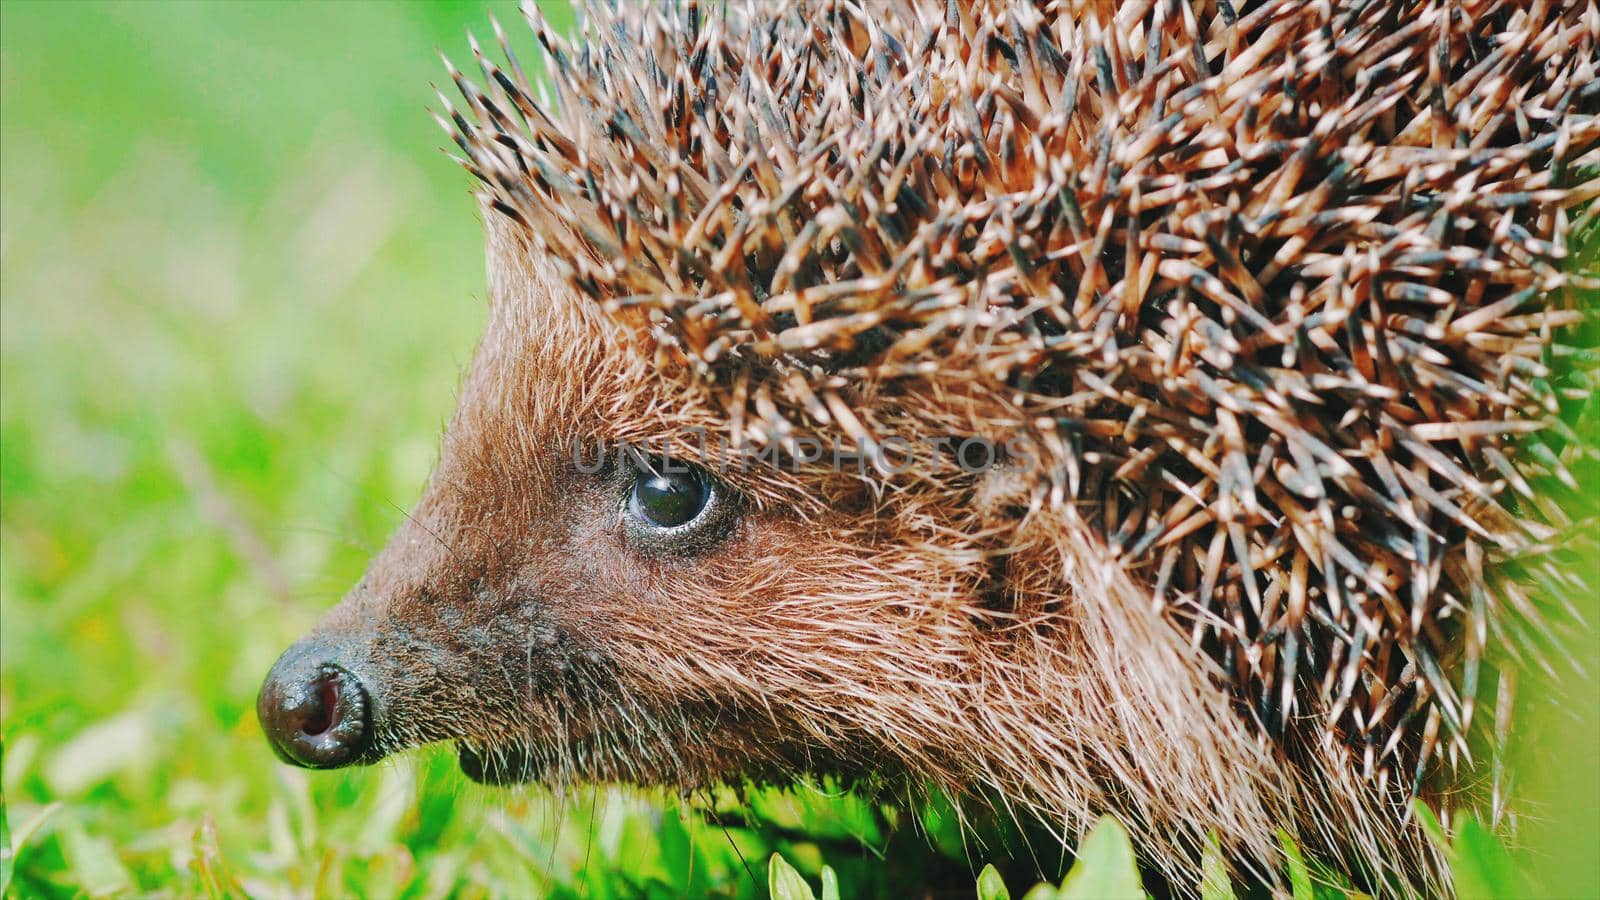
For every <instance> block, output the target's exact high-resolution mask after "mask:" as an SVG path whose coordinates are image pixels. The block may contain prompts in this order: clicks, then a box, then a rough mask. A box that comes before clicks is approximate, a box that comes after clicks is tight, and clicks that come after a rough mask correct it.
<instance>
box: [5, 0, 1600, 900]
mask: <svg viewBox="0 0 1600 900" xmlns="http://www.w3.org/2000/svg"><path fill="white" fill-rule="evenodd" d="M490 13H493V14H495V15H497V16H499V18H500V19H501V20H502V22H503V23H505V24H506V25H507V26H508V28H509V29H510V30H511V31H512V32H513V33H514V34H516V35H519V36H520V37H519V40H521V38H522V37H525V35H526V32H525V30H524V29H523V28H522V25H521V23H520V21H519V17H518V15H517V13H516V11H515V9H514V7H513V5H512V4H510V3H488V2H477V0H473V2H449V3H447V2H404V3H385V4H377V3H354V2H351V3H318V4H306V5H295V6H293V7H289V6H285V5H279V4H275V3H248V2H225V3H205V4H200V3H153V2H152V3H61V4H54V3H47V2H29V0H7V2H5V3H4V4H3V5H0V65H3V73H0V91H3V94H0V110H3V116H4V119H3V128H0V296H3V298H4V302H3V305H0V432H3V434H0V449H3V452H0V493H3V497H0V504H3V506H0V513H3V515H0V541H3V552H0V676H3V677H0V724H3V728H4V734H3V736H4V757H3V782H0V784H3V788H4V794H5V801H6V802H5V806H4V807H3V810H4V819H5V822H6V824H7V825H8V829H9V832H10V833H9V835H7V836H6V838H7V839H4V840H0V846H5V845H7V844H9V845H10V846H16V847H19V848H20V850H19V852H18V854H17V855H16V857H15V859H9V858H7V859H6V860H5V864H6V867H7V868H8V869H11V867H12V866H14V869H11V877H12V881H11V890H12V891H13V892H14V893H15V894H17V895H20V896H27V897H32V896H57V895H68V896H70V895H73V894H75V893H77V892H79V891H83V892H88V893H91V894H103V893H116V892H125V893H130V894H138V895H147V894H166V895H176V896H192V895H195V894H198V893H206V892H210V893H234V892H238V891H241V890H243V891H248V892H249V893H251V894H253V895H257V896H268V897H270V896H290V895H293V896H306V895H319V896H321V895H342V894H348V893H356V894H364V895H369V896H384V895H391V894H398V893H404V894H406V895H408V896H451V895H467V896H472V895H497V896H532V895H539V894H553V895H558V896H560V895H576V896H589V897H610V896H620V897H630V896H639V895H643V894H651V895H665V896H672V895H680V894H689V895H699V894H705V893H712V892H715V893H726V894H751V893H758V892H761V891H763V890H764V885H765V884H766V877H765V872H764V871H763V869H764V865H765V859H766V855H767V854H768V853H770V852H771V851H772V850H774V849H778V850H782V851H783V852H784V853H785V854H786V855H787V856H788V857H789V858H790V859H792V860H794V861H795V862H796V864H797V865H798V866H799V867H800V868H801V870H802V871H804V872H806V873H807V874H810V875H815V874H816V872H817V871H818V866H819V861H820V859H821V858H822V857H823V856H826V857H827V861H828V862H830V863H832V864H833V865H834V866H835V867H836V868H839V869H840V871H841V875H842V876H843V878H844V882H845V885H846V896H851V895H861V894H867V893H877V894H880V895H885V896H892V895H894V893H893V888H891V887H888V885H891V884H894V883H896V882H897V881H899V883H902V884H903V883H906V882H905V881H904V880H902V879H903V878H905V877H910V876H906V875H905V874H904V873H906V872H915V873H916V874H917V878H916V880H917V881H919V882H922V883H928V882H931V881H933V880H936V878H935V876H936V875H938V873H940V872H942V871H946V870H948V871H949V872H953V873H957V876H955V877H956V880H957V881H960V882H961V883H963V884H964V885H965V886H966V890H967V891H968V892H970V890H971V888H970V886H971V885H972V881H971V880H970V879H971V873H972V867H971V866H972V864H969V863H967V862H965V861H964V860H965V854H964V852H963V849H962V846H961V841H960V836H959V833H958V832H956V831H955V830H954V828H953V826H952V822H951V817H950V816H949V815H948V813H943V814H941V813H940V812H939V811H937V810H935V811H929V812H927V813H924V814H922V815H921V817H920V819H919V820H918V821H917V822H915V823H911V822H900V823H899V827H898V828H896V827H894V826H895V822H896V818H895V813H894V812H893V811H892V810H891V811H886V810H885V809H883V808H881V807H877V806H874V805H871V804H868V803H866V802H864V801H861V800H858V799H854V798H852V797H849V796H845V797H842V798H839V799H830V798H829V796H828V793H827V792H826V791H823V790H821V789H806V788H802V789H800V790H798V791H795V792H791V793H787V794H776V793H767V792H757V793H755V794H754V795H753V796H752V797H750V798H749V801H748V803H744V804H741V803H739V802H736V801H735V799H734V798H731V797H723V798H720V799H717V800H715V801H714V802H711V803H709V804H708V803H707V802H706V801H704V799H703V798H702V800H701V802H699V803H698V804H696V805H694V806H689V805H686V804H684V803H682V802H680V801H679V800H677V799H676V798H663V797H659V796H642V795H640V794H637V793H634V792H629V791H626V790H621V789H612V788H601V789H594V790H588V791H584V792H581V793H579V794H575V795H573V796H567V797H550V796H547V795H545V794H542V793H540V792H537V791H523V792H516V793H509V792H499V791H489V790H487V789H483V788H478V787H476V786H473V785H470V784H469V783H467V782H465V781H464V780H463V779H462V778H461V777H460V776H459V774H458V773H457V772H456V770H455V765H454V762H453V759H451V758H449V757H447V756H442V755H439V754H429V753H420V754H411V755H408V756H405V757H401V758H399V759H397V760H393V761H391V762H387V763H385V764H383V765H381V766H378V767H376V768H373V769H369V770H363V771H354V772H340V773H332V774H321V775H315V774H310V773H306V772H303V771H300V770H295V769H290V768H287V767H285V766H282V765H280V764H278V763H277V762H276V761H275V760H274V759H273V757H272V755H271V753H270V752H269V751H268V749H267V745H266V743H265V742H264V741H263V740H262V738H261V736H260V734H259V731H258V729H257V726H256V722H255V716H254V712H253V703H254V697H255V692H256V688H257V686H258V684H259V681H260V678H261V676H262V674H263V673H264V672H265V671H266V669H267V668H268V666H269V665H270V664H271V662H272V660H273V659H274V658H275V656H276V655H277V653H278V652H279V651H280V650H281V649H282V648H283V647H285V646H287V644H288V643H289V642H290V641H291V640H293V639H294V638H295V637H296V636H298V635H299V634H301V633H302V632H303V631H304V630H305V629H306V628H307V627H308V626H309V625H310V624H311V623H312V622H313V620H314V619H315V617H316V616H317V615H318V614H319V613H320V612H321V611H322V610H324V609H326V608H327V607H328V606H330V605H332V604H333V603H334V601H335V600H336V599H337V598H338V597H339V595H340V594H341V593H342V592H343V591H344V589H345V588H346V586H348V585H350V584H351V583H353V582H354V581H355V579H356V578H357V577H358V576H359V574H360V573H361V571H362V569H363V568H364V566H365V564H366V561H367V558H368V556H369V554H371V553H372V552H373V551H374V550H375V549H376V548H377V547H379V546H380V545H381V543H382V542H383V540H384V539H385V537H386V535H387V534H388V532H389V531H390V530H391V529H392V528H393V527H394V526H395V524H396V523H397V522H398V521H399V520H400V518H401V517H402V515H403V513H402V510H403V509H404V508H406V507H408V506H409V505H410V504H411V503H412V502H413V501H414V499H415V498H416V496H417V495H418V493H419V491H420V488H421V485H422V483H423V481H424V479H425V477H426V475H427V471H428V468H429V466H430V465H431V463H432V461H433V458H434V452H435V449H434V448H435V442H436V440H437V437H438V433H439V430H440V428H441V426H442V423H443V422H444V420H445V418H446V416H447V415H448V414H449V411H450V408H451V404H452V395H453V390H454V388H455V385H456V384H457V380H458V377H459V373H460V371H461V368H462V366H463V365H464V364H465V363H466V361H467V359H468V358H469V355H470V353H471V351H472V347H473V343H474V341H475V339H476V337H477V334H478V332H479V329H480V327H481V326H482V323H483V319H484V311H485V305H484V282H483V275H482V261H481V260H482V249H481V242H480V233H479V228H480V223H479V221H478V219H477V216H476V214H475V210H474V206H473V204H472V202H471V201H470V199H469V196H468V191H469V184H468V178H467V177H466V176H465V175H464V174H463V173H462V172H460V171H459V170H457V169H456V168H455V167H454V166H453V165H452V164H451V163H450V162H449V161H448V160H447V159H445V158H444V156H443V154H442V153H440V152H439V149H438V148H439V147H440V146H441V144H443V143H444V138H443V136H442V134H441V133H440V132H439V131H438V129H437V127H436V126H435V124H434V123H433V121H432V120H431V119H430V117H429V116H428V115H427V113H426V111H425V107H426V106H427V105H429V104H433V103H435V102H436V101H435V100H434V99H433V97H432V96H431V94H430V92H429V91H428V87H427V86H428V84H429V82H442V81H445V79H444V78H443V77H442V76H443V69H442V66H441V64H440V63H439V60H438V57H437V54H436V53H435V50H436V48H440V49H443V50H444V51H445V52H446V53H448V54H449V55H451V56H452V57H453V58H455V59H457V60H458V61H465V60H470V54H469V52H468V50H467V45H466V31H467V29H468V28H469V27H470V28H471V29H473V30H474V31H475V32H476V33H478V34H480V35H488V34H490V33H491V31H490V28H489V27H488V17H489V14H490ZM545 13H546V15H547V16H548V17H550V18H551V19H553V20H556V21H561V20H563V19H568V20H570V15H569V11H568V10H567V9H566V8H565V6H564V5H562V4H554V5H551V6H548V7H546V9H545ZM522 43H523V44H524V45H525V44H527V43H530V42H529V41H526V40H522ZM529 56H531V53H530V54H529ZM1589 606H1590V608H1593V604H1592V603H1591V604H1589ZM1583 652H1584V653H1585V654H1589V655H1591V656H1600V652H1596V653H1591V652H1590V650H1589V648H1588V647H1587V646H1586V647H1585V649H1584V651H1583ZM1591 675H1592V669H1591ZM1573 696H1574V697H1576V698H1577V702H1576V704H1574V703H1573V702H1571V701H1566V702H1564V703H1563V704H1561V705H1559V706H1558V707H1557V708H1558V710H1559V711H1560V713H1561V715H1560V716H1557V717H1556V718H1554V719H1552V721H1554V722H1556V724H1555V725H1553V726H1551V727H1550V729H1549V730H1550V731H1551V733H1552V735H1553V737H1552V739H1551V740H1550V741H1548V742H1546V743H1542V744H1541V745H1540V747H1541V748H1543V749H1539V750H1538V751H1536V752H1535V753H1534V758H1535V759H1536V764H1535V765H1534V766H1533V767H1532V769H1533V770H1534V772H1535V774H1534V780H1535V781H1536V782H1539V781H1540V780H1541V779H1542V781H1544V782H1549V784H1548V785H1546V788H1548V789H1549V794H1548V796H1549V797H1550V798H1553V799H1551V800H1549V801H1547V802H1546V805H1545V806H1542V807H1540V809H1541V811H1542V814H1541V815H1540V817H1539V818H1540V819H1541V820H1542V822H1543V823H1544V825H1543V827H1542V830H1541V827H1540V826H1539V825H1538V824H1536V825H1535V826H1534V830H1535V832H1537V833H1538V834H1541V835H1543V834H1549V835H1554V839H1549V840H1547V839H1546V838H1544V837H1538V838H1537V839H1536V841H1535V843H1536V845H1537V847H1536V850H1537V851H1538V852H1537V853H1536V855H1535V856H1533V857H1530V858H1531V859H1533V860H1534V862H1533V863H1531V864H1530V865H1534V866H1536V867H1537V866H1543V865H1546V864H1547V863H1548V864H1550V865H1555V866H1563V867H1566V868H1561V869H1559V871H1560V873H1561V874H1560V877H1559V878H1557V879H1556V880H1557V881H1558V882H1559V883H1562V884H1567V885H1573V886H1576V887H1578V888H1582V889H1583V890H1585V891H1587V890H1589V888H1588V887H1585V885H1594V884H1595V883H1596V882H1600V873H1595V874H1593V879H1591V880H1589V881H1584V880H1583V878H1585V877H1587V876H1586V875H1585V872H1584V871H1583V866H1584V865H1585V859H1587V864H1588V865H1590V866H1592V867H1595V868H1600V863H1597V862H1596V860H1600V850H1596V848H1595V847H1594V841H1596V840H1600V838H1596V837H1595V835H1596V834H1597V833H1600V819H1597V818H1596V816H1597V815H1600V814H1597V813H1596V812H1595V810H1596V809H1597V808H1600V797H1597V794H1600V786H1597V782H1596V776H1595V774H1594V771H1595V769H1596V768H1597V760H1596V753H1597V749H1596V748H1597V743H1600V732H1597V731H1596V729H1595V716H1594V714H1593V711H1592V710H1587V711H1586V709H1585V705H1584V698H1585V697H1587V698H1589V699H1590V700H1593V701H1594V702H1595V703H1597V704H1600V688H1596V685H1595V684H1594V683H1593V681H1592V679H1591V680H1590V681H1584V682H1580V683H1578V685H1577V687H1575V688H1573ZM1574 707H1576V715H1573V712H1574ZM1573 748H1576V751H1574V749H1573ZM1552 754H1553V755H1552ZM1563 754H1564V755H1563ZM1573 798H1576V800H1574V799H1573ZM1563 803H1564V804H1566V805H1565V806H1563ZM708 805H709V806H710V809H709V810H707V807H708ZM1567 806H1570V807H1572V809H1570V810H1569V809H1567V808H1566V807H1567ZM1585 810H1587V811H1585ZM913 826H914V827H913ZM925 833H926V834H927V835H928V836H924V834H925ZM1540 841H1543V843H1539V842H1540ZM1563 841H1564V842H1565V843H1563ZM1539 848H1542V849H1539ZM1538 853H1542V854H1543V855H1538ZM1586 854H1587V856H1586ZM0 855H3V854H0ZM880 857H881V860H880ZM1563 859H1568V860H1573V862H1562V861H1561V860H1563ZM981 862H982V860H981V859H980V860H979V861H978V864H981ZM746 863H748V866H749V869H750V870H751V871H753V872H754V874H753V875H752V874H751V871H746ZM941 866H943V867H945V868H944V869H941V868H940V867H941ZM1573 867H1576V868H1573ZM1569 870H1570V871H1569ZM940 877H942V876H940ZM1572 878H1577V879H1578V880H1576V881H1574V880H1571V879H1572ZM956 893H957V894H959V893H960V891H957V892H956Z"/></svg>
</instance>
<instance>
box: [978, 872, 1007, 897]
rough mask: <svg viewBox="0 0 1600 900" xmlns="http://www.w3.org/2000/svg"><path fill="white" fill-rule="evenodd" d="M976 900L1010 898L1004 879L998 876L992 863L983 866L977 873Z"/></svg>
mask: <svg viewBox="0 0 1600 900" xmlns="http://www.w3.org/2000/svg"><path fill="white" fill-rule="evenodd" d="M978 900H1011V892H1010V891H1008V890H1006V882H1005V879H1003V878H1001V877H1000V873H999V871H997V870H996V869H995V867H994V864H993V863H991V864H989V865H987V866H984V867H983V871H982V872H979V873H978Z"/></svg>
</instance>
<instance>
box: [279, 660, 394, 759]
mask: <svg viewBox="0 0 1600 900" xmlns="http://www.w3.org/2000/svg"><path fill="white" fill-rule="evenodd" d="M308 649H309V648H308ZM320 655H321V654H317V653H315V652H307V650H302V649H301V648H291V649H290V650H289V652H287V653H285V654H284V655H283V656H282V657H280V658H279V659H278V662H277V663H276V664H275V665H274V666H273V667H272V671H271V672H268V673H267V680H266V682H265V683H264V684H262V685H261V694H260V696H258V697H257V698H256V716H257V717H258V718H260V719H261V729H262V730H263V731H265V732H266V733H267V739H268V740H270V741H271V742H272V749H274V750H276V751H277V753H278V756H280V757H282V758H283V761H284V762H288V763H293V764H294V765H297V766H308V767H310V768H313V769H332V768H337V767H339V766H344V765H349V764H350V763H353V762H357V761H358V760H359V759H360V758H361V757H362V756H363V755H364V754H365V753H366V752H367V750H368V749H370V747H371V744H372V724H371V705H370V702H369V700H368V697H367V691H366V688H364V687H362V685H361V682H360V681H359V680H357V679H356V677H355V676H354V675H351V674H350V673H349V672H347V671H345V670H344V669H342V668H340V667H339V666H337V665H335V664H334V663H331V662H325V661H321V660H319V659H318V658H317V657H318V656H320Z"/></svg>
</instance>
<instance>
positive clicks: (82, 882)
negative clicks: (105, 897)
mask: <svg viewBox="0 0 1600 900" xmlns="http://www.w3.org/2000/svg"><path fill="white" fill-rule="evenodd" d="M60 834H61V843H62V849H63V850H64V851H65V855H66V858H67V863H68V865H70V866H71V868H72V875H73V878H75V879H76V880H77V883H78V887H80V888H82V889H83V890H84V892H85V893H88V894H92V895H96V896H98V895H101V894H114V893H117V892H119V891H126V890H128V889H130V888H132V887H133V876H132V875H130V874H128V870H127V868H125V867H124V866H123V865H122V860H121V859H119V858H118V857H117V851H116V848H114V847H112V845H111V841H109V840H107V839H106V838H104V837H96V836H92V835H90V834H89V833H88V832H87V831H85V830H84V828H83V826H82V825H81V824H79V823H78V822H77V821H76V820H71V821H69V822H68V823H67V825H66V826H65V827H63V828H62V829H61V832H60Z"/></svg>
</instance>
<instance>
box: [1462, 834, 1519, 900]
mask: <svg viewBox="0 0 1600 900" xmlns="http://www.w3.org/2000/svg"><path fill="white" fill-rule="evenodd" d="M1450 869H1451V872H1452V874H1453V876H1454V880H1455V886H1456V896H1458V897H1460V898H1461V900H1494V898H1496V897H1515V896H1518V895H1525V894H1527V893H1528V884H1527V879H1525V878H1524V877H1522V874H1521V873H1520V872H1518V871H1517V866H1516V864H1515V863H1514V862H1512V859H1511V855H1510V854H1509V853H1507V852H1506V848H1505V846H1504V845H1503V844H1501V843H1500V840H1499V838H1496V837H1495V836H1494V833H1493V832H1492V831H1490V830H1489V829H1487V828H1485V827H1484V826H1483V825H1482V824H1480V823H1479V822H1478V820H1477V819H1473V818H1467V819H1464V820H1463V821H1462V822H1461V824H1460V826H1459V827H1457V829H1456V837H1455V841H1454V842H1453V843H1452V845H1451V848H1450Z"/></svg>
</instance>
